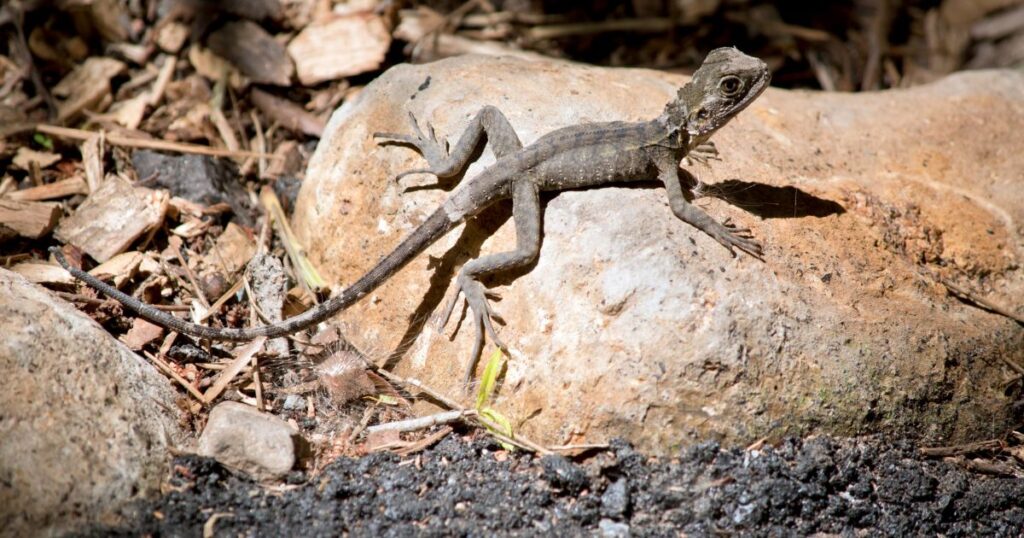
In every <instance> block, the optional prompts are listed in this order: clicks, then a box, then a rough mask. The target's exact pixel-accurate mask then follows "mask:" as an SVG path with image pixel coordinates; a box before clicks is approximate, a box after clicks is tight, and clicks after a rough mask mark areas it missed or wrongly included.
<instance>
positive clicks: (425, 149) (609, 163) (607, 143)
mask: <svg viewBox="0 0 1024 538" xmlns="http://www.w3.org/2000/svg"><path fill="white" fill-rule="evenodd" d="M770 80H771V75H770V72H769V70H768V67H767V65H766V64H765V63H764V62H763V61H761V60H760V59H757V58H755V57H752V56H748V55H746V54H744V53H742V52H740V51H739V50H738V49H735V48H728V47H727V48H718V49H715V50H713V51H711V52H710V53H709V54H708V55H707V57H706V58H705V59H704V62H703V63H702V64H701V66H700V67H699V68H698V69H697V71H695V72H694V74H693V76H692V77H691V79H690V81H689V82H687V83H686V84H684V85H683V86H682V87H681V88H680V89H679V90H678V92H677V94H676V96H675V98H673V99H672V100H671V101H669V102H668V104H666V105H665V108H664V110H663V111H662V113H661V114H660V115H658V116H657V117H656V118H654V119H652V120H649V121H641V122H623V121H613V122H600V123H584V124H579V125H573V126H568V127H564V128H561V129H557V130H554V131H552V132H550V133H548V134H546V135H543V136H541V137H540V138H539V139H537V140H536V141H535V142H534V143H532V144H530V145H528V146H524V145H523V144H522V142H521V141H520V140H519V137H518V135H517V134H516V132H515V130H514V129H513V127H512V124H511V123H510V122H509V120H508V119H507V118H506V117H505V115H504V114H503V113H502V112H501V111H500V110H499V109H497V108H496V107H493V106H485V107H483V108H482V109H481V110H480V111H479V112H478V113H477V114H476V115H475V116H474V117H473V119H472V120H471V121H470V122H469V125H468V126H467V128H466V129H465V130H464V132H463V133H462V135H461V136H460V138H459V140H458V141H457V142H456V144H455V146H454V147H449V146H448V144H447V143H442V142H440V141H438V139H437V135H436V133H435V131H434V128H433V127H432V126H431V125H429V124H426V128H427V129H426V131H427V132H426V133H424V131H423V129H422V128H421V127H420V125H419V123H418V122H417V120H416V118H415V117H414V116H413V115H412V114H411V113H410V119H411V123H412V134H396V133H374V135H373V136H374V138H375V139H377V140H378V144H398V145H404V146H411V147H412V148H414V149H415V150H416V151H417V152H418V153H420V155H421V156H422V157H423V158H424V159H425V160H426V161H427V165H428V166H427V167H426V168H419V169H413V170H408V171H406V172H403V173H402V174H399V176H398V179H400V178H401V177H402V176H405V175H408V174H414V173H428V174H433V175H435V176H437V177H439V178H450V177H454V176H457V175H458V174H460V173H461V172H462V171H463V170H465V168H466V167H467V166H468V164H469V161H470V159H471V157H472V156H473V155H474V154H475V152H476V151H477V150H478V149H479V147H480V144H481V143H483V142H484V138H485V137H486V141H487V143H489V144H490V146H491V149H492V152H493V153H494V156H495V162H494V163H493V164H492V165H491V166H489V167H487V168H486V169H484V170H483V171H482V172H480V173H479V174H478V175H477V176H475V177H473V178H470V179H469V180H467V181H464V182H463V184H462V185H459V186H458V187H457V188H455V190H454V191H453V192H452V194H451V195H450V196H449V197H448V199H447V200H446V201H445V202H444V203H443V204H441V205H440V206H439V207H438V208H437V209H436V210H435V211H434V212H433V213H432V214H431V215H430V216H428V217H427V218H426V220H425V221H423V223H422V224H420V225H419V226H418V227H417V228H416V229H414V230H413V231H412V232H411V233H410V234H409V235H408V236H407V237H406V238H405V239H404V240H403V241H402V242H400V243H399V244H398V246H397V247H395V248H394V250H392V251H391V252H390V253H389V254H387V255H386V256H384V257H383V258H382V259H381V260H380V261H379V262H378V263H377V264H376V265H375V266H373V267H372V268H371V269H370V270H369V271H367V272H366V273H365V274H364V275H363V276H362V277H361V278H359V279H358V280H357V281H356V282H355V283H353V284H352V285H351V286H349V287H348V288H346V289H344V290H343V291H341V292H340V293H338V294H337V295H335V296H333V297H331V298H330V299H328V300H326V301H325V302H323V303H321V304H319V305H317V306H315V307H313V308H311V309H309V310H307V311H305V312H303V313H301V314H298V315H296V316H293V317H291V318H288V319H286V320H284V321H281V322H278V323H274V324H270V325H263V326H256V327H249V328H215V327H209V326H204V325H199V324H195V323H190V322H188V321H185V320H182V319H180V318H177V317H174V316H172V315H170V314H168V313H166V312H163V311H160V310H157V309H156V308H154V307H152V306H151V305H147V304H146V303H144V302H142V301H140V300H138V299H136V298H134V297H131V296H129V295H127V294H125V293H123V292H121V291H119V290H118V289H116V288H114V287H113V286H110V285H108V284H106V283H104V282H102V281H100V280H99V279H97V278H96V277H94V276H92V275H90V274H88V273H86V272H84V271H82V270H81V269H78V268H76V267H72V266H71V265H70V264H68V262H67V260H65V258H64V256H63V254H62V253H61V251H60V249H58V248H56V247H52V248H51V249H50V252H51V254H53V255H54V257H55V258H56V260H57V262H58V263H59V264H60V265H61V266H63V267H64V269H66V270H67V271H69V272H70V273H71V274H72V275H73V276H74V277H75V278H78V279H80V280H82V281H84V282H86V283H87V284H89V285H90V286H92V287H94V288H96V289H98V290H99V291H101V292H102V293H104V294H106V295H108V296H110V297H112V298H114V299H116V300H117V301H118V302H120V303H121V304H123V305H124V306H125V307H127V308H128V309H129V310H132V311H134V312H135V313H137V314H138V315H139V316H141V317H143V318H145V319H147V320H149V321H151V322H153V323H156V324H158V325H161V326H163V327H165V328H167V329H169V330H172V331H176V332H178V333H184V334H188V335H191V336H194V337H198V338H203V339H210V340H229V341H246V340H251V339H253V338H256V337H259V336H267V337H271V338H273V337H279V336H284V335H287V334H292V333H295V332H298V331H300V330H303V329H306V328H308V327H310V326H313V325H315V324H317V323H320V322H322V321H324V320H326V319H328V318H330V317H331V316H333V315H334V314H336V313H337V312H339V311H341V310H344V309H345V308H348V307H349V306H351V305H352V304H354V303H356V302H357V301H359V300H360V299H361V298H363V297H365V296H366V295H367V294H369V293H370V292H372V291H373V290H374V289H376V288H377V287H378V286H380V285H381V284H383V283H384V282H385V281H387V280H388V279H389V278H390V277H391V276H392V275H393V274H395V273H396V272H398V271H399V270H400V269H402V268H403V267H404V266H405V265H406V264H407V263H409V262H410V261H411V260H412V259H413V258H414V257H416V256H417V255H418V254H420V253H421V252H422V251H424V250H425V249H426V248H427V247H428V246H430V245H431V244H433V243H434V242H435V241H437V240H438V239H440V238H441V237H442V236H443V235H445V234H446V233H447V232H449V231H450V230H452V229H454V228H455V227H456V226H458V225H459V224H461V223H462V222H463V221H465V220H466V219H469V218H472V217H473V216H475V215H477V214H479V213H480V212H481V211H483V210H484V209H485V208H487V207H489V206H491V205H492V204H494V203H496V202H498V201H499V200H505V199H511V200H512V219H513V223H514V225H515V231H516V246H515V249H514V250H512V251H508V252H501V253H495V254H490V255H486V256H482V257H479V258H477V259H474V260H471V261H469V262H467V263H465V264H464V265H463V266H462V268H461V270H460V272H459V274H458V276H457V277H456V282H455V283H456V290H455V295H454V297H453V298H452V300H451V301H450V303H449V304H448V305H447V306H446V307H445V310H444V311H443V313H442V316H441V317H440V319H439V324H440V325H441V326H442V327H443V326H444V325H446V324H447V322H448V320H449V318H450V316H451V314H452V311H453V310H454V308H455V305H456V301H457V299H458V297H459V296H460V294H461V296H463V297H464V298H465V301H466V305H467V307H468V308H469V310H470V312H471V316H472V320H473V322H474V325H475V340H474V346H473V351H472V353H471V356H470V363H469V367H468V370H467V377H468V376H469V375H470V373H471V372H472V369H473V368H474V366H475V364H476V362H477V361H478V360H479V357H480V353H481V350H482V347H483V344H484V341H485V334H486V336H488V337H490V339H491V340H492V341H493V342H494V344H495V345H497V346H498V347H499V348H500V349H502V350H503V351H505V352H506V353H507V352H508V348H507V346H505V344H504V342H503V341H502V340H501V339H500V338H499V337H498V335H497V333H496V331H495V330H494V327H493V324H492V323H491V319H492V318H495V319H499V320H500V318H497V316H496V315H495V313H494V312H492V310H491V307H490V304H489V302H488V297H487V295H488V294H487V293H486V290H485V288H484V285H483V284H482V282H481V281H482V279H483V278H484V277H487V276H488V275H491V274H494V273H498V272H501V271H508V270H513V269H516V268H521V267H524V266H527V265H529V264H530V263H532V262H533V261H534V260H535V259H536V258H537V256H538V255H539V252H540V243H541V232H540V230H541V219H542V215H541V205H540V198H539V196H540V193H541V192H545V191H563V190H567V189H578V188H586V187H601V186H604V185H609V184H619V183H622V182H631V181H649V180H651V179H653V178H657V179H658V180H660V181H661V182H662V183H663V184H664V186H665V190H666V193H667V195H668V201H669V206H670V208H671V210H672V213H673V214H674V215H675V216H676V217H678V218H679V219H680V220H682V221H684V222H686V223H688V224H690V225H692V226H694V227H695V228H697V229H699V230H701V231H702V232H704V233H705V234H707V235H708V236H710V237H711V238H713V239H714V240H715V241H717V242H718V243H720V244H721V245H722V246H724V247H725V248H727V249H728V250H729V252H730V253H731V254H732V255H733V256H735V255H736V252H735V250H734V249H739V250H740V251H743V252H746V253H747V254H750V255H751V256H754V257H755V258H758V259H760V258H761V255H762V247H761V245H760V243H759V242H757V241H756V240H755V239H754V237H753V235H752V234H751V232H750V230H749V229H748V228H740V227H737V226H735V225H734V224H732V223H731V222H730V221H729V220H728V219H727V220H725V221H724V222H718V221H716V220H715V219H713V218H712V217H711V216H710V215H708V214H707V213H706V212H704V211H703V210H701V209H700V208H698V207H696V206H694V205H692V204H691V203H690V202H689V201H688V200H687V198H686V196H685V194H684V189H683V185H682V183H681V182H680V178H679V167H680V163H681V161H682V159H683V158H685V157H686V156H687V155H689V154H691V152H692V153H693V154H697V153H699V152H700V151H701V148H705V147H706V143H708V141H709V138H710V137H711V136H712V135H713V134H714V133H715V132H716V131H717V130H718V129H720V128H721V127H722V126H724V125H725V124H726V123H728V122H729V120H731V119H732V118H734V117H735V116H736V115H737V114H738V113H739V112H741V111H742V110H743V109H745V108H746V107H747V106H748V105H749V104H750V103H751V102H752V101H753V100H754V99H756V98H757V97H758V96H759V95H760V94H761V93H762V92H763V91H764V90H765V88H767V87H768V84H769V82H770Z"/></svg>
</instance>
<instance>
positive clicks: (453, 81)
mask: <svg viewBox="0 0 1024 538" xmlns="http://www.w3.org/2000/svg"><path fill="white" fill-rule="evenodd" d="M684 80H685V79H684V78H683V77H679V76H672V75H668V74H663V73H656V72H650V71H642V70H610V69H600V68H594V67H582V66H575V65H570V64H563V63H544V62H531V63H527V62H523V61H518V60H513V59H495V58H474V57H463V58H457V59H450V60H445V61H441V62H437V63H433V64H428V65H422V66H400V67H397V68H394V69H392V70H390V71H389V72H387V73H385V74H384V75H383V76H381V77H380V78H379V79H377V80H376V81H374V82H373V83H372V84H370V85H369V86H368V87H367V88H366V89H365V91H363V93H362V94H361V95H360V97H359V98H358V99H357V100H355V101H354V102H352V103H349V104H346V105H345V106H344V107H342V108H341V109H340V110H339V111H338V112H336V113H335V115H334V117H333V118H332V120H331V122H330V125H329V127H328V129H327V133H326V134H325V136H324V138H323V140H322V141H321V143H320V146H319V148H318V150H317V152H316V154H315V156H314V158H313V160H312V162H311V164H310V168H309V171H308V174H307V179H306V182H305V184H304V185H303V187H302V191H301V193H300V195H299V200H298V205H297V209H296V213H295V217H294V224H295V228H296V231H297V232H298V233H299V234H300V236H301V238H302V240H303V241H305V245H306V247H307V248H308V250H309V253H310V255H311V257H312V258H313V260H315V261H316V262H317V263H318V264H319V266H320V268H321V269H322V270H323V271H324V272H325V273H326V274H327V275H328V276H329V277H331V278H333V279H335V280H336V281H337V282H340V283H344V284H348V283H351V282H353V281H354V280H355V279H356V278H357V277H359V276H360V275H362V274H363V273H364V272H365V271H366V270H367V269H369V268H370V267H371V266H372V265H373V264H374V263H375V262H376V260H377V259H378V258H379V257H380V256H382V255H383V254H385V253H386V252H387V251H389V250H390V249H391V248H393V247H394V246H395V245H397V244H398V243H399V241H400V240H401V239H402V238H403V237H404V236H405V235H407V234H408V233H409V232H410V230H412V229H413V228H414V227H415V226H417V225H419V224H420V223H421V222H422V221H423V220H424V218H425V217H426V215H428V214H429V213H430V211H432V210H433V209H434V208H435V207H436V206H437V205H438V204H439V203H441V202H442V201H443V200H444V199H445V197H446V193H445V192H443V191H440V190H436V189H417V190H411V191H409V192H406V193H402V192H401V191H400V189H399V187H398V186H397V185H396V184H395V182H394V181H393V180H392V178H393V177H394V176H395V174H396V173H397V172H400V171H402V170H405V169H409V168H413V167H419V166H421V165H422V163H423V161H422V160H421V159H420V157H419V156H418V155H417V154H416V153H415V152H413V151H412V150H410V149H408V148H403V147H394V146H389V147H378V146H376V145H375V143H374V141H373V139H372V138H371V134H372V133H373V132H375V131H393V132H394V131H399V132H402V131H408V130H409V124H408V119H407V117H406V115H407V111H412V112H413V113H414V114H415V115H416V116H417V117H418V118H420V119H421V120H424V121H429V122H431V123H432V124H434V126H435V127H436V128H437V131H438V132H439V133H440V134H441V135H443V136H445V137H447V138H448V139H449V140H450V141H451V142H452V143H454V141H455V140H456V139H457V137H458V136H459V134H461V133H462V131H463V129H464V127H465V125H466V123H467V122H468V121H469V119H470V118H471V117H472V115H473V114H474V113H475V112H476V111H477V110H478V109H479V108H480V107H481V106H483V105H485V104H492V105H496V106H498V107H499V108H501V109H502V110H503V111H504V112H505V114H506V115H508V117H509V119H510V120H511V122H512V124H513V125H514V126H515V127H516V129H517V130H518V132H519V135H520V137H521V138H522V140H523V141H524V142H525V143H527V144H528V143H530V142H532V141H533V140H535V139H536V138H538V137H539V136H540V135H542V134H543V133H545V132H548V131H550V130H551V129H554V128H557V127H561V126H564V125H569V124H573V123H579V122H593V121H604V120H641V119H649V118H651V117H653V116H655V115H656V114H658V113H659V112H660V111H661V109H662V107H663V106H664V103H665V102H666V101H667V100H668V99H669V98H670V97H671V96H672V95H674V92H675V90H676V88H677V87H678V86H679V85H680V84H682V83H683V81H684ZM1022 88H1024V75H1022V74H1020V73H1014V72H1009V71H1005V72H975V73H962V74H958V75H955V76H952V77H949V78H947V79H945V80H942V81H940V82H938V83H935V84H932V85H929V86H923V87H918V88H914V89H910V90H905V91H889V92H883V93H873V94H856V95H853V94H822V93H814V92H799V91H782V90H769V91H768V92H767V93H766V94H765V95H764V96H762V97H761V98H760V99H759V100H758V101H757V102H755V103H754V104H753V105H752V106H751V107H750V108H749V109H748V110H747V111H745V112H744V113H743V114H741V115H740V117H739V118H737V119H736V120H734V121H733V122H732V123H731V124H729V125H728V126H726V127H725V128H724V129H723V130H722V131H721V132H720V133H719V134H718V135H717V136H716V138H715V140H716V141H717V144H718V148H719V149H720V150H721V152H722V156H723V159H724V160H723V161H722V162H715V163H714V164H713V167H712V168H711V169H710V170H709V169H707V168H704V167H701V166H696V167H691V168H690V169H691V170H693V172H694V173H695V174H696V175H698V176H699V178H700V179H701V180H703V181H704V182H706V183H707V184H708V186H707V187H706V188H705V189H704V190H703V192H704V193H706V194H717V196H718V197H719V198H725V199H728V200H730V201H731V203H726V202H725V201H722V200H721V199H718V198H713V197H704V198H701V199H698V200H697V203H698V204H699V205H701V206H702V207H704V208H705V209H706V210H707V211H708V212H709V213H710V214H711V215H713V216H714V217H716V218H718V219H724V218H725V217H727V216H730V217H732V218H733V220H735V221H737V222H739V223H741V224H743V225H747V226H749V227H751V228H752V229H753V230H754V233H755V234H756V235H757V236H758V237H759V238H760V239H761V240H763V242H764V244H765V246H766V251H765V256H764V262H763V263H762V262H759V261H757V260H754V259H752V258H750V257H747V256H740V257H737V258H731V257H730V256H729V255H728V253H727V252H726V251H725V250H724V249H723V248H722V247H720V246H719V245H718V244H717V243H715V242H714V241H713V240H712V239H710V238H709V237H707V236H705V235H704V234H702V233H700V232H698V231H697V230H695V229H694V228H692V227H690V226H688V225H686V224H684V223H682V222H680V221H678V220H676V219H675V218H674V217H673V216H672V213H671V212H670V210H669V208H668V205H667V202H666V196H665V192H664V190H663V189H662V188H661V187H658V186H648V188H642V187H628V188H627V187H609V188H602V189H591V190H583V191H573V192H564V193H560V194H558V195H557V196H553V197H549V198H548V200H547V203H546V205H545V214H544V239H543V247H542V250H541V253H540V258H539V260H538V262H537V263H536V265H535V266H533V267H530V268H529V269H528V270H527V271H525V272H524V273H523V274H519V275H512V276H510V277H508V278H503V279H498V280H497V281H494V282H491V284H492V285H493V286H494V288H493V289H495V290H496V291H498V292H499V293H501V295H502V296H503V297H504V299H503V300H502V301H500V302H499V303H497V305H496V307H497V309H498V310H499V311H500V312H501V313H502V314H503V315H504V317H505V319H506V320H507V321H508V326H505V327H499V331H500V333H501V335H502V336H503V337H504V339H505V340H506V342H507V343H508V344H509V345H510V346H511V348H512V350H513V358H512V360H511V361H510V363H509V365H508V370H507V374H506V377H505V380H504V383H503V385H502V386H501V389H500V391H501V393H500V398H499V400H498V401H497V403H496V407H497V408H498V409H500V410H501V411H502V412H504V413H505V414H506V415H507V416H509V417H511V418H512V419H513V422H515V423H516V424H517V427H518V428H519V431H522V432H524V433H526V434H529V435H531V436H534V437H535V438H537V439H540V440H542V441H543V442H547V443H568V442H582V441H588V442H597V441H605V440H607V439H608V438H611V437H615V436H624V437H627V438H629V439H632V440H633V441H635V442H637V443H639V444H640V445H641V446H642V447H644V448H648V449H654V450H668V449H669V448H671V447H673V446H675V445H678V444H680V443H684V442H688V441H690V440H693V439H696V438H704V437H708V436H714V437H718V438H721V439H724V440H726V441H734V442H740V441H749V440H753V439H756V438H758V437H760V436H762V435H769V434H783V433H812V432H829V433H835V434H858V433H864V432H891V433H898V434H911V435H917V436H923V437H925V438H927V439H929V440H930V441H935V442H942V441H950V442H952V441H955V440H959V439H965V438H970V437H977V436H982V437H986V436H991V435H996V434H998V433H999V432H1001V431H1004V428H1005V427H1007V426H1008V425H1010V424H1011V423H1012V411H1011V408H1010V403H1011V402H1012V400H1013V399H1014V398H1016V397H1017V395H1016V394H1015V393H1012V391H1011V393H1010V394H1007V393H1004V389H1005V386H1006V382H1007V380H1008V379H1010V375H1011V372H1010V371H1009V370H1008V369H1007V367H1006V365H1005V364H1004V363H1003V361H1002V360H1001V359H1009V360H1015V361H1018V362H1021V361H1024V328H1022V327H1021V326H1019V325H1018V324H1016V323H1014V322H1012V321H1009V320H1007V319H1004V318H1002V317H999V316H997V315H994V314H990V313H987V312H984V311H982V310H979V309H978V308H975V307H972V306H969V305H967V304H964V303H962V302H960V301H958V300H957V299H955V298H953V297H950V296H949V295H948V294H947V292H946V290H945V288H944V287H943V286H942V285H940V284H938V283H936V282H935V281H934V280H933V279H932V278H930V277H928V276H926V273H925V272H923V271H922V270H921V269H920V268H921V267H922V266H923V267H924V268H926V269H927V271H931V272H934V273H935V274H938V275H942V276H944V277H948V278H951V279H953V280H954V281H957V282H961V283H964V284H970V285H971V286H973V287H975V288H977V289H980V290H983V292H984V293H985V295H986V296H987V297H988V298H990V299H994V300H997V301H1000V302H1003V303H1006V304H1011V305H1012V304H1014V303H1015V302H1016V303H1019V302H1020V298H1021V297H1024V274H1022V271H1021V269H1020V267H1021V263H1022V254H1024V251H1022V247H1024V245H1022V232H1024V229H1022V224H1021V223H1022V222H1024V151H1022V150H1024V146H1022V145H1021V138H1020V133H1019V129H1020V126H1021V125H1024V90H1022ZM490 162H493V157H492V155H491V153H490V151H489V150H485V151H484V153H483V155H482V157H481V159H480V161H479V164H476V165H474V166H472V167H471V168H470V169H469V172H468V173H467V174H466V176H465V179H463V181H466V180H467V179H469V178H472V177H474V176H475V175H476V174H478V173H479V172H480V171H481V170H482V169H483V167H484V166H486V165H487V164H488V163H490ZM403 181H404V182H408V183H417V182H421V183H423V184H430V183H432V182H433V178H430V177H423V178H422V179H415V178H406V179H404V180H403ZM508 216H509V206H508V205H507V204H506V205H503V206H500V207H497V208H495V209H494V210H491V211H488V212H486V213H484V214H483V215H481V216H480V217H479V218H477V219H475V220H474V221H472V222H470V223H469V224H468V225H466V226H464V227H462V228H459V229H458V230H456V231H453V232H452V233H450V234H449V235H448V236H446V237H445V238H443V239H442V240H441V241H439V242H438V244H435V245H434V246H433V247H432V248H430V249H429V250H428V252H427V253H426V255H421V256H419V257H418V258H417V259H416V260H414V261H413V262H412V263H411V264H410V265H409V266H408V267H406V268H405V269H404V270H403V271H402V272H401V273H400V274H398V275H396V276H395V277H394V278H393V279H392V280H391V281H389V282H388V283H387V284H385V285H384V286H383V287H381V288H380V289H378V290H377V291H376V292H375V293H374V294H372V296H370V297H367V298H366V299H364V300H363V301H362V302H361V303H359V304H358V305H356V306H355V307H353V308H352V309H350V310H349V311H348V312H345V313H344V314H342V315H341V316H339V318H338V319H339V320H340V321H341V322H342V324H343V326H344V329H345V331H346V335H347V337H348V338H350V339H351V340H352V341H353V342H354V343H356V344H357V345H360V346H362V347H363V348H364V349H365V350H367V351H368V352H370V353H371V354H372V355H374V356H376V357H379V358H380V359H381V360H383V359H384V358H386V357H388V356H391V357H392V361H391V362H392V363H393V364H396V365H397V367H398V370H399V371H400V372H402V373H404V374H408V375H413V376H415V377H417V378H420V379H422V380H423V381H425V382H426V383H428V384H430V385H433V386H435V387H440V388H442V389H445V390H447V391H448V392H449V393H451V394H459V390H460V389H459V381H460V379H461V373H462V369H463V365H464V363H465V361H466V357H467V356H468V354H469V351H470V349H471V347H472V338H471V337H472V331H471V328H472V326H471V324H470V323H468V322H464V323H463V325H462V327H461V328H460V329H459V331H458V333H457V335H456V337H455V339H454V340H453V341H449V338H448V336H447V335H443V334H438V332H437V331H436V330H434V328H433V327H434V325H433V324H432V323H427V321H429V319H430V317H431V316H433V317H436V315H437V312H438V311H439V310H440V308H438V306H439V305H440V304H441V303H442V299H443V298H444V297H445V296H446V294H447V296H450V294H451V284H452V281H453V278H454V275H455V274H456V272H457V270H458V268H459V267H460V266H461V265H462V263H464V262H465V261H466V260H467V259H471V258H475V257H477V256H479V255H480V254H481V253H484V254H486V253H492V252H497V251H502V250H508V249H510V248H511V247H512V246H513V244H514V240H515V238H514V233H513V232H514V231H513V228H512V223H511V221H510V220H509V219H508ZM431 257H433V258H435V259H434V260H433V261H432V260H431ZM448 331H449V333H450V332H451V327H449V329H448ZM485 355H486V352H485ZM1017 386H1019V385H1017Z"/></svg>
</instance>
